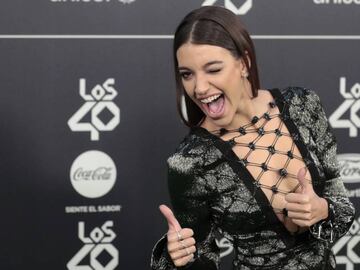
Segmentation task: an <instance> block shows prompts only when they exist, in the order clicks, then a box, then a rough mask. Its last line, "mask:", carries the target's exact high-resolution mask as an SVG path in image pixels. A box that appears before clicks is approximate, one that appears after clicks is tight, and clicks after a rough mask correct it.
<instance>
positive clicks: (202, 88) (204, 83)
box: [195, 75, 210, 97]
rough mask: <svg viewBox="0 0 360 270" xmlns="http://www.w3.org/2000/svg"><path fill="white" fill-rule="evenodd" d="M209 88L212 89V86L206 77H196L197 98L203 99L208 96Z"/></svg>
mask: <svg viewBox="0 0 360 270" xmlns="http://www.w3.org/2000/svg"><path fill="white" fill-rule="evenodd" d="M209 88H210V84H209V82H208V80H207V79H206V77H205V76H202V75H198V76H196V83H195V93H196V96H198V97H201V96H204V95H206V93H207V92H208V90H209Z"/></svg>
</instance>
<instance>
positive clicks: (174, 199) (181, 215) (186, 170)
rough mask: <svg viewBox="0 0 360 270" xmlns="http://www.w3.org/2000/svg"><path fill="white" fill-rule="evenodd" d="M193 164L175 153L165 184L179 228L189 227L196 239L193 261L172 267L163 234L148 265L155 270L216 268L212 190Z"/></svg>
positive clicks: (217, 249)
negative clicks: (166, 183)
mask: <svg viewBox="0 0 360 270" xmlns="http://www.w3.org/2000/svg"><path fill="white" fill-rule="evenodd" d="M196 167H197V166H196V165H195V166H194V159H193V158H192V157H184V156H182V155H176V156H173V157H172V158H170V159H169V171H168V185H169V193H170V199H171V203H172V207H173V211H174V214H175V216H176V218H177V219H178V221H179V223H180V225H181V227H182V228H191V229H192V230H193V231H194V238H195V240H196V250H197V251H196V253H195V256H194V260H193V261H192V262H189V263H188V264H187V265H186V266H184V267H178V268H175V266H174V264H173V262H172V260H171V258H170V256H169V255H168V253H167V249H166V245H167V242H166V236H164V237H163V238H162V239H161V240H160V241H159V242H158V243H157V245H156V246H155V248H154V251H153V256H152V260H151V261H152V262H151V267H152V269H156V270H170V269H171V270H172V269H189V270H202V269H204V270H205V269H206V270H215V269H218V267H219V248H218V247H217V245H216V242H215V231H216V226H215V223H214V222H213V220H212V218H211V214H210V205H209V204H210V198H211V193H212V192H211V190H210V189H209V187H208V185H207V183H206V180H205V179H204V178H203V177H201V173H200V172H198V170H197V169H196Z"/></svg>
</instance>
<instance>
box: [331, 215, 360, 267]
mask: <svg viewBox="0 0 360 270" xmlns="http://www.w3.org/2000/svg"><path fill="white" fill-rule="evenodd" d="M359 222H360V221H359V218H358V220H354V223H353V224H352V225H351V228H350V230H349V232H348V233H347V234H346V235H344V236H343V237H341V238H340V239H339V240H338V241H337V242H336V244H335V245H334V246H333V248H332V250H333V252H334V254H335V256H336V262H337V264H338V265H345V269H346V270H353V269H354V266H355V265H358V264H360V254H359V253H358V252H359V249H358V248H357V247H358V244H359V242H360V224H359Z"/></svg>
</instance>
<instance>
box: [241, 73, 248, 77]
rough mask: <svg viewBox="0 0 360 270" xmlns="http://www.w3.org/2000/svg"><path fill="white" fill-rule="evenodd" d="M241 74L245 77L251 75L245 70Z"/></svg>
mask: <svg viewBox="0 0 360 270" xmlns="http://www.w3.org/2000/svg"><path fill="white" fill-rule="evenodd" d="M241 76H242V77H243V78H247V77H248V76H249V73H247V72H246V71H245V72H243V73H242V74H241Z"/></svg>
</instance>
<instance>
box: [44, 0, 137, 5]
mask: <svg viewBox="0 0 360 270" xmlns="http://www.w3.org/2000/svg"><path fill="white" fill-rule="evenodd" d="M110 1H111V0H71V1H69V0H51V2H52V3H64V2H66V3H79V2H82V3H91V2H95V3H109V2H110ZM111 2H115V0H114V1H111ZM116 2H121V3H123V4H131V3H133V2H135V0H117V1H116Z"/></svg>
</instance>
